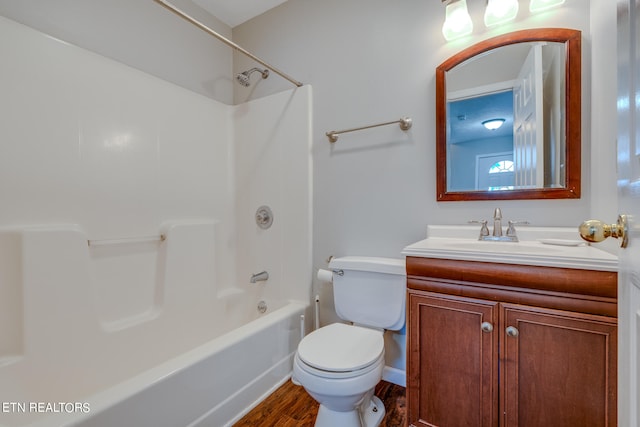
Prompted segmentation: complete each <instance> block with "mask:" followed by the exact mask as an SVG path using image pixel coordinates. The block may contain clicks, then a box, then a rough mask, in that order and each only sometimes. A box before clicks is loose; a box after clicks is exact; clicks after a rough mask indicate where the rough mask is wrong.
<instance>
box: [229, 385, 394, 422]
mask: <svg viewBox="0 0 640 427" xmlns="http://www.w3.org/2000/svg"><path fill="white" fill-rule="evenodd" d="M375 394H376V396H378V397H379V398H380V399H381V400H382V401H383V402H384V407H385V410H386V411H387V414H386V415H385V417H384V420H382V424H380V427H402V426H404V420H405V389H404V387H400V386H398V385H395V384H391V383H388V382H386V381H380V383H379V384H378V385H377V386H376V393H375ZM317 413H318V403H317V402H316V401H315V400H313V398H312V397H311V396H309V395H308V394H307V392H306V391H305V390H304V388H302V387H301V386H296V385H294V384H293V383H292V382H291V381H287V382H285V383H284V384H283V385H282V386H281V387H280V388H278V389H277V390H276V391H274V392H273V393H272V394H271V395H270V396H269V397H267V398H266V399H265V400H264V401H263V402H262V403H260V405H258V406H257V407H255V408H253V409H252V410H251V412H249V413H248V414H247V415H245V416H244V417H243V418H242V419H241V420H240V421H238V422H237V423H235V424H234V425H233V427H248V426H258V427H313V424H314V422H315V419H316V414H317ZM336 427H337V426H336Z"/></svg>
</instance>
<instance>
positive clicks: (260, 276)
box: [249, 271, 269, 283]
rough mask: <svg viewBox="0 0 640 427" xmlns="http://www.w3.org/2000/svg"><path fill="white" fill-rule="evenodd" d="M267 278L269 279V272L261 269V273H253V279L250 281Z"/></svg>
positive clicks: (259, 280)
mask: <svg viewBox="0 0 640 427" xmlns="http://www.w3.org/2000/svg"><path fill="white" fill-rule="evenodd" d="M267 279H269V273H267V272H266V271H261V272H260V273H256V274H252V275H251V280H249V282H251V283H256V282H263V281H265V280H267Z"/></svg>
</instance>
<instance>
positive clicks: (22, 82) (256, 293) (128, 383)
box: [0, 17, 311, 427]
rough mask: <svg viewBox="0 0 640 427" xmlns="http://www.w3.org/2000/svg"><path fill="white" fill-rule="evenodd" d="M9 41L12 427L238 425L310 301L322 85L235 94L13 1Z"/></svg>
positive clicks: (287, 367) (5, 39)
mask: <svg viewBox="0 0 640 427" xmlns="http://www.w3.org/2000/svg"><path fill="white" fill-rule="evenodd" d="M0 55H2V57H3V64H4V66H3V67H2V77H3V78H2V79H0V93H2V94H3V95H2V96H3V102H2V103H0V117H2V126H0V151H1V152H2V156H0V198H1V199H2V200H3V209H2V211H1V212H0V335H1V336H2V337H3V339H2V340H0V402H2V405H3V406H2V407H1V408H0V409H2V412H1V413H0V426H2V427H5V426H31V425H33V426H56V427H58V426H64V425H71V423H73V425H76V424H75V423H76V422H78V423H80V424H79V425H83V426H104V427H107V426H115V425H140V426H152V425H153V426H167V427H168V426H176V425H199V426H205V425H211V426H216V427H219V426H222V425H226V424H227V423H231V422H232V421H233V420H234V419H236V418H237V417H238V416H239V415H241V414H242V413H243V412H244V411H246V410H247V409H248V408H249V407H250V406H251V405H253V404H254V403H255V401H256V400H257V399H259V398H261V397H262V396H263V395H264V394H265V393H267V392H269V390H271V389H272V388H273V387H275V386H276V385H278V384H279V383H281V382H282V381H284V380H285V379H286V378H287V377H288V375H289V374H290V372H291V369H292V359H291V357H292V354H293V353H294V352H295V348H296V346H297V343H298V341H299V340H300V336H301V331H300V315H301V314H302V313H304V311H305V309H306V307H307V306H308V305H309V304H308V303H309V301H310V291H311V162H310V154H309V151H310V150H309V149H310V143H311V142H310V141H311V137H310V135H311V128H310V127H311V88H310V87H309V86H305V87H302V88H298V89H295V90H289V91H286V92H281V93H278V94H275V95H271V96H269V97H267V98H262V99H259V100H255V101H251V102H248V103H245V104H242V105H238V106H229V105H224V104H221V103H219V102H217V101H213V100H211V99H209V98H206V97H204V96H201V95H198V94H196V93H193V92H190V91H188V90H185V89H183V88H181V87H178V86H176V85H173V84H171V83H168V82H166V81H163V80H160V79H158V78H156V77H153V76H150V75H148V74H145V73H142V72H140V71H138V70H135V69H132V68H130V67H127V66H125V65H123V64H120V63H117V62H114V61H112V60H110V59H107V58H105V57H102V56H99V55H96V54H94V53H91V52H88V51H86V50H83V49H80V48H78V47H76V46H73V45H70V44H67V43H63V42H60V41H59V40H56V39H54V38H51V37H49V36H47V35H45V34H42V33H39V32H37V31H34V30H32V29H30V28H28V27H25V26H23V25H21V24H17V23H16V22H13V21H10V20H7V19H5V18H2V17H0ZM246 128H250V130H247V129H246ZM256 153H259V159H260V162H259V165H256V164H254V162H255V161H256V159H257V158H258V157H256V156H258V154H256ZM261 205H270V206H271V209H272V210H273V212H274V216H275V220H274V225H273V226H272V227H271V228H270V229H269V230H261V229H259V228H258V227H257V225H256V223H255V220H254V217H253V215H254V213H255V210H256V208H257V207H258V206H261ZM263 270H264V271H268V272H269V280H268V281H266V282H261V283H259V284H251V283H249V279H250V277H251V275H252V274H253V273H257V272H260V271H263ZM260 302H264V303H265V304H266V306H267V310H266V313H265V314H260V313H259V311H258V310H257V307H258V304H259V303H260ZM5 337H6V339H5ZM256 348H259V349H260V351H255V349H256ZM12 402H13V403H16V405H12ZM61 402H62V403H71V404H72V405H71V406H66V405H62V406H61V405H60V403H61ZM76 403H78V404H79V405H78V406H77V407H76V406H75V404H76ZM32 404H35V407H34V410H31V409H32V406H31V405H32ZM38 405H41V406H38ZM48 405H49V406H48ZM55 405H57V406H55ZM23 408H25V410H22V409H23ZM48 408H50V409H52V410H50V411H49V410H47V409H48ZM56 408H57V409H58V411H55V409H56ZM68 408H70V410H67V409H68ZM40 409H43V410H40ZM60 409H61V410H60Z"/></svg>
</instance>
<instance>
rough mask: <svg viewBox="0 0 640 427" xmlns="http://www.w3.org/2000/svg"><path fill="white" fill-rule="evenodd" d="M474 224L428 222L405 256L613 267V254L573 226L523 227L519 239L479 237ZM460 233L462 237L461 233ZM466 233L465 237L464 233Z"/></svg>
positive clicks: (566, 266)
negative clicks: (424, 235)
mask: <svg viewBox="0 0 640 427" xmlns="http://www.w3.org/2000/svg"><path fill="white" fill-rule="evenodd" d="M477 232H478V230H477V227H469V226H429V227H428V229H427V238H426V239H424V240H421V241H419V242H416V243H414V244H412V245H409V246H407V247H406V248H404V250H403V251H402V253H403V254H404V255H406V256H417V257H426V258H444V259H458V260H466V261H481V262H495V263H505V264H524V265H538V266H549V267H561V268H576V269H588V270H604V271H617V269H618V258H617V256H615V255H613V254H610V253H609V252H606V251H603V250H601V249H598V248H596V247H592V246H589V245H588V244H586V242H584V243H583V242H582V241H581V240H580V239H579V236H578V233H577V229H572V228H566V227H538V228H536V227H527V229H526V231H523V232H520V230H518V234H519V238H520V241H519V242H496V241H479V240H478V237H477ZM463 236H464V237H463ZM466 236H469V237H466Z"/></svg>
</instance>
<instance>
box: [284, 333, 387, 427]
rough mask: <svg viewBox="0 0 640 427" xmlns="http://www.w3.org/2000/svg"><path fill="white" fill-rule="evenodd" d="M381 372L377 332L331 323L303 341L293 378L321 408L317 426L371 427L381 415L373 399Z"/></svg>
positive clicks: (379, 405) (380, 344)
mask: <svg viewBox="0 0 640 427" xmlns="http://www.w3.org/2000/svg"><path fill="white" fill-rule="evenodd" d="M383 368H384V340H383V336H382V331H379V330H373V329H368V328H363V327H359V326H350V325H345V324H342V323H334V324H331V325H328V326H325V327H323V328H320V329H318V330H316V331H314V332H312V333H311V334H309V335H307V336H306V337H304V338H303V340H302V341H301V342H300V345H299V346H298V352H297V353H296V355H295V357H294V364H293V376H294V378H295V379H296V380H297V381H298V382H300V384H302V386H303V387H304V388H305V390H306V391H307V393H309V395H311V397H313V398H314V399H315V400H316V401H317V402H318V403H320V409H319V410H318V416H317V418H316V423H315V426H316V427H329V426H331V427H334V426H340V427H376V426H378V425H379V424H380V422H381V421H382V418H383V417H384V414H385V409H384V405H383V404H382V402H381V401H380V400H379V399H378V398H377V397H375V396H373V391H374V389H375V386H376V384H378V382H380V379H381V378H382V369H383Z"/></svg>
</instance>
